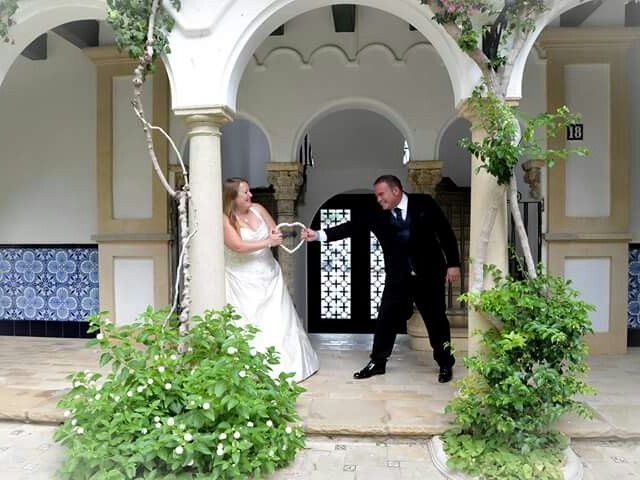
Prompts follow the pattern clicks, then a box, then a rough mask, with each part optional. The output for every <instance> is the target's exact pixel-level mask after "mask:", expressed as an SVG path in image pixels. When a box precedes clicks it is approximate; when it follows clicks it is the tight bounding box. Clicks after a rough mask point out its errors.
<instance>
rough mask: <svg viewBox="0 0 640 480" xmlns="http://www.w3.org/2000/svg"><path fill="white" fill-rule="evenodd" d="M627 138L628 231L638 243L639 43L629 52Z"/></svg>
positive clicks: (639, 207)
mask: <svg viewBox="0 0 640 480" xmlns="http://www.w3.org/2000/svg"><path fill="white" fill-rule="evenodd" d="M628 59H629V64H628V65H629V70H628V78H629V90H630V91H629V100H630V102H629V117H630V118H629V136H630V141H631V144H630V145H629V147H630V149H629V153H630V155H631V158H630V164H631V166H630V167H631V172H630V174H631V182H630V206H631V209H630V219H629V221H630V229H631V233H632V234H633V240H634V241H635V242H640V135H638V132H640V42H635V43H634V44H633V45H632V47H631V48H630V50H629V56H628Z"/></svg>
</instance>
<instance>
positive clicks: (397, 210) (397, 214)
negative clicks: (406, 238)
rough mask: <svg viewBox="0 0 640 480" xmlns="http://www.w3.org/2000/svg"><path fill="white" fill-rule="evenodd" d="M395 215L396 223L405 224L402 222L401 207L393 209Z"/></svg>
mask: <svg viewBox="0 0 640 480" xmlns="http://www.w3.org/2000/svg"><path fill="white" fill-rule="evenodd" d="M393 215H394V217H395V221H396V222H397V223H403V222H404V220H402V209H401V208H400V207H396V208H394V209H393Z"/></svg>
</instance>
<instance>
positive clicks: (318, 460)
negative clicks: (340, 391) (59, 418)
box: [0, 422, 640, 480]
mask: <svg viewBox="0 0 640 480" xmlns="http://www.w3.org/2000/svg"><path fill="white" fill-rule="evenodd" d="M54 429H55V427H53V426H50V425H34V424H19V423H11V422H0V478H2V479H3V480H53V479H54V478H55V472H56V470H57V469H58V468H59V466H60V464H61V463H62V459H63V449H62V448H61V447H60V446H59V445H57V444H54V443H53V441H52V439H51V436H52V434H53V431H54ZM427 441H428V440H427V439H408V438H404V439H403V438H400V439H398V438H386V437H375V438H372V437H357V438H355V437H327V436H316V435H314V436H309V437H307V442H306V448H305V449H304V450H302V451H301V452H299V454H298V456H297V457H296V459H295V461H294V462H293V463H292V464H291V465H290V466H288V467H287V468H285V469H282V470H280V471H278V472H276V473H275V474H274V475H272V476H271V477H269V480H293V479H297V480H360V479H366V480H442V479H443V477H442V476H441V475H440V474H439V473H438V472H437V470H436V469H435V467H434V466H433V464H432V463H431V460H430V459H429V453H428V451H427ZM573 448H574V450H575V451H576V452H577V453H578V454H579V455H580V457H581V459H582V462H583V465H584V469H585V476H584V478H585V480H610V479H617V480H623V479H636V478H640V441H603V440H593V439H589V440H577V441H574V442H573Z"/></svg>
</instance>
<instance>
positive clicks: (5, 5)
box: [0, 0, 18, 43]
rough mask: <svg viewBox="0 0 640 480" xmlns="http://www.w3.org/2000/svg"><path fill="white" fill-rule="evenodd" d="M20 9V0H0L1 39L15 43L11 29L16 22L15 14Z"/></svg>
mask: <svg viewBox="0 0 640 480" xmlns="http://www.w3.org/2000/svg"><path fill="white" fill-rule="evenodd" d="M17 11H18V0H0V40H2V41H3V42H5V43H13V39H12V38H11V36H10V35H9V29H10V28H11V26H12V25H14V24H15V20H14V15H15V13H16V12H17Z"/></svg>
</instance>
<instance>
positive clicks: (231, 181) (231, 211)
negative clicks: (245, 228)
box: [222, 177, 249, 231]
mask: <svg viewBox="0 0 640 480" xmlns="http://www.w3.org/2000/svg"><path fill="white" fill-rule="evenodd" d="M243 183H246V184H247V185H249V182H248V181H247V180H245V179H244V178H242V177H231V178H227V179H226V180H225V181H224V183H223V184H222V212H223V213H224V214H225V215H226V216H227V218H228V219H229V222H230V223H231V226H232V227H233V228H235V229H236V231H240V222H239V221H238V217H237V216H236V210H235V207H234V201H235V199H236V197H237V196H238V192H239V191H240V185H241V184H243Z"/></svg>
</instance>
